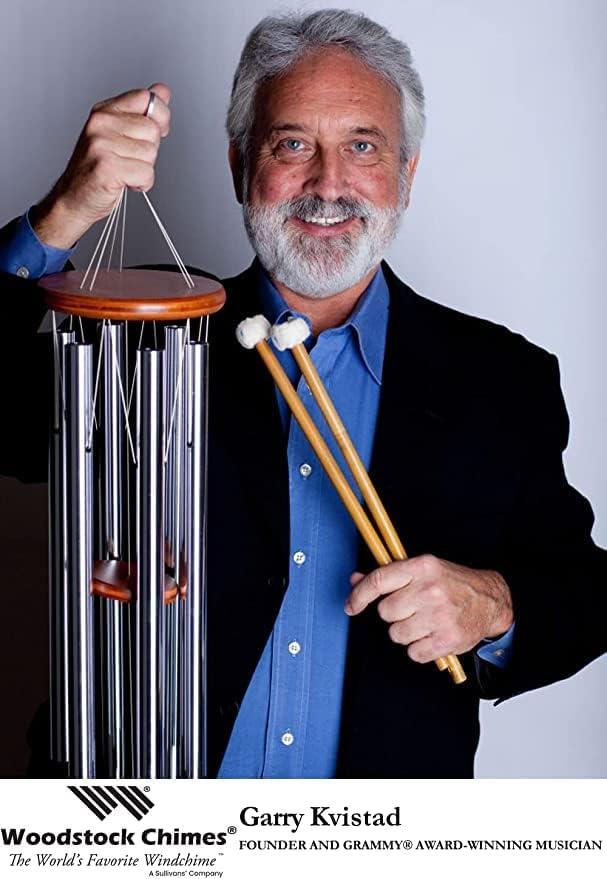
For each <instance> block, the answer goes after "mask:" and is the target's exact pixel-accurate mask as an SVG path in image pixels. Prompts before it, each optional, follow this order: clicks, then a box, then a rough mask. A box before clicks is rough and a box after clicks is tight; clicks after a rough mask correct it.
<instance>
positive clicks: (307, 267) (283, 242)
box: [243, 191, 404, 299]
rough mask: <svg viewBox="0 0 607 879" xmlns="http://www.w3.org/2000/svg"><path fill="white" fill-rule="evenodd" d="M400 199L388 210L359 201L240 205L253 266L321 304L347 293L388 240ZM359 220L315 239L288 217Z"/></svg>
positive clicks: (396, 220) (305, 199) (304, 198)
mask: <svg viewBox="0 0 607 879" xmlns="http://www.w3.org/2000/svg"><path fill="white" fill-rule="evenodd" d="M403 206H404V198H403V191H401V198H400V199H399V204H398V206H397V207H394V208H376V207H374V205H373V204H372V203H371V202H369V201H367V200H362V199H360V200H359V199H350V198H340V199H337V201H335V202H328V201H324V200H323V199H321V198H319V197H318V196H302V197H300V198H297V199H292V200H290V201H288V202H283V203H282V204H273V205H263V206H256V205H252V204H251V203H250V202H249V201H248V200H245V202H244V204H243V214H244V222H245V228H246V230H247V234H248V236H249V240H250V242H251V245H252V247H253V249H254V251H255V253H256V254H257V256H258V258H259V261H260V262H261V264H262V266H263V267H264V269H265V270H266V271H267V272H268V274H269V275H270V276H271V277H272V278H273V279H274V280H276V281H279V282H280V283H281V284H284V285H285V286H286V287H288V288H289V290H292V291H293V292H294V293H299V294H300V295H301V296H308V297H310V298H312V299H325V298H328V297H329V296H334V295H335V294H336V293H341V292H342V291H343V290H348V289H349V288H350V287H353V286H354V285H355V284H357V283H358V282H359V281H360V280H361V279H362V278H364V277H365V275H367V274H368V273H369V272H370V271H371V270H372V269H373V268H374V267H375V266H377V265H378V264H379V263H380V261H381V259H382V257H383V256H384V254H385V252H386V250H387V248H388V246H389V245H390V244H391V242H392V241H393V240H394V237H395V235H396V233H397V231H398V226H399V223H400V220H401V217H402V214H403ZM293 216H297V217H299V218H300V219H302V220H306V219H310V218H311V217H322V216H324V217H339V218H340V219H348V218H349V217H361V218H362V221H361V227H359V229H358V230H356V231H355V232H353V233H352V232H344V233H342V234H341V235H335V236H332V237H327V238H321V237H316V236H313V235H308V234H307V233H306V232H304V231H303V230H302V231H299V230H295V229H293V227H292V226H290V225H289V224H288V223H287V219H288V218H289V217H293Z"/></svg>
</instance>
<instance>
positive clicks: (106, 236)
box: [80, 187, 194, 291]
mask: <svg viewBox="0 0 607 879" xmlns="http://www.w3.org/2000/svg"><path fill="white" fill-rule="evenodd" d="M126 191H127V190H126V187H125V188H124V189H122V191H121V193H120V195H119V196H118V198H117V200H116V203H115V205H114V207H113V208H112V210H111V211H110V214H109V216H108V218H107V220H106V222H105V226H104V227H103V230H102V232H101V235H100V236H99V240H98V241H97V245H96V247H95V250H94V251H93V255H92V257H91V259H90V262H89V264H88V266H87V268H86V271H85V273H84V277H83V278H82V282H81V284H80V289H83V288H84V286H85V285H86V282H87V279H88V276H89V274H90V272H91V269H92V268H93V266H95V268H94V272H93V277H92V279H91V282H90V284H89V288H88V289H89V291H92V289H93V287H94V285H95V281H96V280H97V275H98V273H99V269H100V267H101V263H102V262H103V257H104V255H105V251H106V249H107V245H108V242H109V241H110V238H111V240H112V243H111V246H110V254H109V259H108V269H109V268H110V265H111V262H112V255H113V252H114V246H115V243H116V236H117V232H118V226H119V225H121V226H122V231H121V242H120V271H121V270H122V264H123V257H124V236H125V221H126ZM141 194H142V195H143V198H144V200H145V203H146V204H147V206H148V208H149V209H150V213H151V214H152V217H153V218H154V220H155V222H156V225H157V226H158V228H159V230H160V233H161V234H162V237H163V238H164V240H165V241H166V243H167V246H168V248H169V250H170V251H171V253H172V255H173V258H174V260H175V262H176V263H177V267H178V268H179V271H180V272H181V274H182V276H183V279H184V281H185V282H186V284H187V285H188V287H194V282H193V280H192V278H191V276H190V273H189V272H188V270H187V268H186V266H185V263H184V261H183V260H182V258H181V256H180V255H179V253H178V251H177V248H176V247H175V245H174V244H173V241H172V239H171V236H170V235H169V233H168V232H167V230H166V228H165V226H164V224H163V222H162V220H161V219H160V217H159V215H158V211H157V210H156V208H155V207H154V205H153V204H152V202H151V201H150V198H149V196H148V194H147V193H146V192H142V193H141ZM121 209H122V210H121Z"/></svg>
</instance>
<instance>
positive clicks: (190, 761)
mask: <svg viewBox="0 0 607 879" xmlns="http://www.w3.org/2000/svg"><path fill="white" fill-rule="evenodd" d="M186 350H187V373H186V374H187V416H186V431H187V433H186V438H187V452H186V509H187V515H186V521H187V529H186V565H185V569H186V572H187V576H186V593H185V601H184V605H183V609H184V615H185V626H184V630H185V632H184V633H185V644H184V656H183V662H182V665H181V674H182V681H181V697H182V710H181V741H182V747H183V763H182V774H183V776H184V777H186V778H204V777H206V774H207V753H206V739H207V735H206V711H207V704H206V703H207V698H206V696H207V686H206V683H207V682H206V642H207V638H206V487H207V486H206V477H207V404H208V393H207V379H208V345H207V344H206V343H200V342H191V343H189V344H188V345H187V349H186Z"/></svg>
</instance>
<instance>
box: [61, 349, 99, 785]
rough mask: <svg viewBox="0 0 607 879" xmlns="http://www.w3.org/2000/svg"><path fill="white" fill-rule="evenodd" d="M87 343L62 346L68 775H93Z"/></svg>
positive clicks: (89, 351)
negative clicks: (68, 649) (66, 536)
mask: <svg viewBox="0 0 607 879" xmlns="http://www.w3.org/2000/svg"><path fill="white" fill-rule="evenodd" d="M92 358H93V351H92V346H91V345H84V344H82V345H76V344H70V345H67V346H66V349H65V366H66V369H65V378H66V381H65V396H66V413H67V415H66V421H67V437H68V440H67V448H66V472H67V497H68V501H69V503H68V513H67V524H68V539H67V556H66V563H67V564H66V569H67V585H68V598H69V605H68V621H69V641H70V651H69V652H70V674H69V686H70V707H69V713H70V718H69V774H70V776H72V777H73V778H94V777H95V693H94V665H93V660H94V643H93V598H92V594H91V581H92V567H93V559H92V553H93V533H92V531H93V527H92V526H93V516H92V504H93V498H92V490H93V455H92V450H91V448H90V446H89V445H88V441H89V434H90V425H91V419H92V415H93V413H92V362H93V359H92Z"/></svg>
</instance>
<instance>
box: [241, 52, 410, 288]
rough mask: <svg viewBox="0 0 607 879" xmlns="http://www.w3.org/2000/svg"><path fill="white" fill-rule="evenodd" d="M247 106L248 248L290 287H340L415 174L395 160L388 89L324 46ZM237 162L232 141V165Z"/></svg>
mask: <svg viewBox="0 0 607 879" xmlns="http://www.w3.org/2000/svg"><path fill="white" fill-rule="evenodd" d="M256 108H257V113H256V119H255V126H254V130H253V143H252V151H251V160H250V167H249V169H248V173H247V174H245V179H244V187H243V189H244V191H243V193H242V200H243V203H244V216H245V224H246V227H247V231H248V234H249V237H250V239H251V243H252V245H253V248H254V249H255V251H256V252H257V254H258V256H259V259H260V261H261V263H262V265H263V266H264V267H265V268H266V270H267V271H268V272H269V274H270V275H271V276H272V277H273V278H274V280H275V281H277V282H279V283H280V284H281V285H284V286H286V287H287V288H288V289H290V290H292V291H294V292H296V293H299V294H301V295H304V296H309V297H314V298H324V297H328V296H333V295H334V294H336V293H339V292H342V291H345V290H348V289H350V288H351V287H353V286H354V285H355V284H356V283H357V282H359V281H360V280H361V279H362V278H364V277H365V276H366V275H368V274H369V272H370V271H371V270H373V269H374V268H375V267H376V266H377V265H378V263H379V262H380V260H381V258H382V256H383V254H384V252H385V250H386V248H387V246H388V245H389V243H390V241H391V240H392V238H393V237H394V235H395V234H396V231H397V228H398V222H399V219H400V215H401V213H402V210H403V208H404V206H405V205H406V202H407V199H408V192H409V187H410V184H411V181H412V179H413V174H414V172H415V165H416V159H412V160H410V161H409V162H408V163H407V166H404V165H403V163H402V160H401V145H402V140H401V138H402V132H401V107H400V96H399V94H398V92H397V90H396V89H395V88H394V87H393V86H392V85H390V83H388V82H387V81H386V80H384V79H383V78H382V77H381V76H379V75H378V74H377V73H375V72H373V71H371V70H370V69H369V68H368V67H366V66H365V65H364V64H362V63H361V62H360V61H358V60H357V59H356V58H354V57H353V56H352V55H351V54H350V53H348V52H346V51H344V50H342V49H328V50H323V51H320V52H317V53H315V54H314V55H308V56H306V57H305V58H303V59H302V60H301V61H300V62H298V63H297V64H296V65H294V66H293V67H292V68H291V69H290V70H289V71H288V73H287V74H286V75H284V76H280V77H277V78H275V79H273V80H272V81H271V82H269V83H266V84H265V85H264V86H262V87H261V88H260V90H259V92H258V95H257V103H256ZM237 160H238V157H237V155H236V153H235V151H234V150H233V149H232V150H231V162H232V167H233V170H234V171H235V172H236V166H237ZM235 176H236V174H235Z"/></svg>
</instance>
